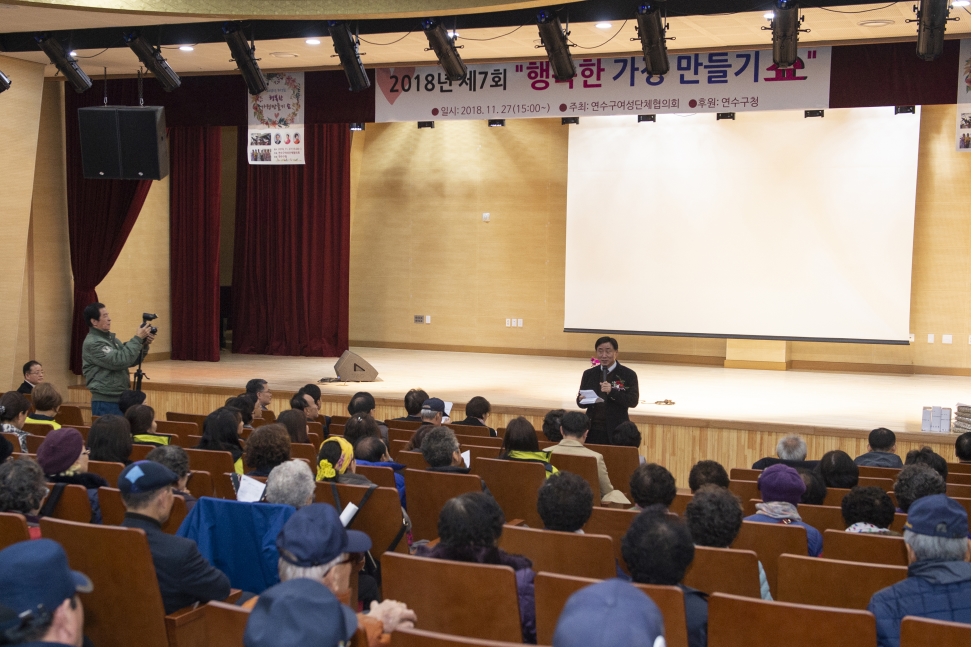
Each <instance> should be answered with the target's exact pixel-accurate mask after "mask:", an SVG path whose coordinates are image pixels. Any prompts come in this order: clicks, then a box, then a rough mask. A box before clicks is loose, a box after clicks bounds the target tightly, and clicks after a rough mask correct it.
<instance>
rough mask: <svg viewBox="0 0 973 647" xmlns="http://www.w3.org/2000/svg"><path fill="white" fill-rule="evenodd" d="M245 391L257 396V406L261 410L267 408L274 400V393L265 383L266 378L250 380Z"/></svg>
mask: <svg viewBox="0 0 973 647" xmlns="http://www.w3.org/2000/svg"><path fill="white" fill-rule="evenodd" d="M246 392H247V394H249V395H252V396H253V397H255V398H257V406H259V407H260V410H261V411H266V410H267V409H269V408H270V403H271V402H273V400H274V394H273V393H272V392H271V391H270V385H269V384H267V380H261V379H259V378H256V379H253V380H250V381H249V382H247V386H246ZM255 417H256V416H255Z"/></svg>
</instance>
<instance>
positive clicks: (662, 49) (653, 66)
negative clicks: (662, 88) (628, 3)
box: [635, 2, 669, 76]
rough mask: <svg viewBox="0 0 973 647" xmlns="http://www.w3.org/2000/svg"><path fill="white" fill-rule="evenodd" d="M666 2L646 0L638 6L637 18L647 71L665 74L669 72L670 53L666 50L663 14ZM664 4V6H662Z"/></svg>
mask: <svg viewBox="0 0 973 647" xmlns="http://www.w3.org/2000/svg"><path fill="white" fill-rule="evenodd" d="M664 4H665V3H659V2H646V3H644V4H642V5H641V6H640V7H639V8H638V12H637V13H636V14H635V19H636V20H637V21H638V27H637V28H636V31H638V34H639V40H640V41H642V58H643V59H644V60H645V73H646V74H655V75H657V76H663V75H664V74H667V73H668V72H669V53H668V52H666V27H668V25H667V24H666V21H665V18H664V17H663V15H662V6H664ZM660 5H662V6H660Z"/></svg>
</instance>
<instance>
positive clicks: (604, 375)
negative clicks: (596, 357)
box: [601, 364, 608, 382]
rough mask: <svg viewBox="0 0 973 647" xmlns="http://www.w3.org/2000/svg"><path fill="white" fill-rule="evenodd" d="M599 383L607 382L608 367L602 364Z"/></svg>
mask: <svg viewBox="0 0 973 647" xmlns="http://www.w3.org/2000/svg"><path fill="white" fill-rule="evenodd" d="M601 381H602V382H607V381H608V367H606V366H605V365H604V364H602V365H601Z"/></svg>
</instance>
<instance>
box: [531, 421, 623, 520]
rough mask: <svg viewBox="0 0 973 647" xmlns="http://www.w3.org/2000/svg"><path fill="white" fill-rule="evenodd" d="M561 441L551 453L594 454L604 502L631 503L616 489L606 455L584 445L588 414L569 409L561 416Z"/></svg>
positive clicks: (549, 450) (550, 450) (586, 435)
mask: <svg viewBox="0 0 973 647" xmlns="http://www.w3.org/2000/svg"><path fill="white" fill-rule="evenodd" d="M561 436H562V437H563V438H562V439H561V442H559V443H558V444H557V445H555V446H554V447H551V448H550V449H548V450H547V451H548V452H550V453H551V454H569V455H571V456H594V457H595V458H596V459H597V462H598V485H599V489H600V490H601V492H600V493H599V496H600V497H601V502H602V503H622V504H625V505H629V504H631V501H629V500H628V497H626V496H625V494H624V493H623V492H622V491H621V490H616V489H615V487H614V486H613V485H612V482H611V479H609V478H608V468H607V467H605V457H604V456H602V455H601V454H599V453H598V452H595V451H592V450H590V449H588V448H587V447H585V446H584V441H585V440H586V439H587V438H588V416H586V415H585V414H583V413H581V412H579V411H569V412H567V413H565V414H564V415H563V416H562V417H561Z"/></svg>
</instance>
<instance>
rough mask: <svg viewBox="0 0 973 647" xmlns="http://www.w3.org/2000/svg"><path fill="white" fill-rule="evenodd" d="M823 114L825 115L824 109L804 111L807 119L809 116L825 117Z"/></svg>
mask: <svg viewBox="0 0 973 647" xmlns="http://www.w3.org/2000/svg"><path fill="white" fill-rule="evenodd" d="M823 116H824V110H805V111H804V118H805V119H807V118H808V117H823Z"/></svg>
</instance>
